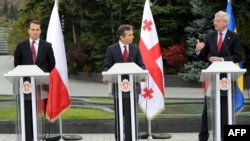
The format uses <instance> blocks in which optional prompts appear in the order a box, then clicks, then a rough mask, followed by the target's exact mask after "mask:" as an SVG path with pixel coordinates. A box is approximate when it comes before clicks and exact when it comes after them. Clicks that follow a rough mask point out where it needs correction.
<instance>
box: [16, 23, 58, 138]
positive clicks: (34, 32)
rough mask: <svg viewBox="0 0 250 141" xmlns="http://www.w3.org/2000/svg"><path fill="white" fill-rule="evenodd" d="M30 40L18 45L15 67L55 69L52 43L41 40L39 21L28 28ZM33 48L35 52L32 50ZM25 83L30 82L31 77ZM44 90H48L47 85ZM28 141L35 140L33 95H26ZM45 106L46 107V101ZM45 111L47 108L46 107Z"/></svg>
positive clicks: (46, 70) (45, 70) (48, 70)
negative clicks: (30, 66)
mask: <svg viewBox="0 0 250 141" xmlns="http://www.w3.org/2000/svg"><path fill="white" fill-rule="evenodd" d="M28 33H29V39H28V40H25V41H22V42H20V43H18V44H17V47H16V50H15V53H14V66H15V67H16V66H18V65H37V66H38V67H39V68H40V69H41V70H43V71H44V72H50V71H52V69H53V68H54V67H55V58H54V53H53V49H52V45H51V43H48V42H46V41H44V40H41V39H40V35H41V25H40V23H39V22H38V21H31V22H30V23H29V28H28ZM32 47H33V50H32ZM24 81H29V82H30V77H25V78H24ZM43 89H44V90H46V89H48V87H47V85H45V86H43ZM24 99H25V101H24V104H25V105H24V107H25V127H26V128H25V130H26V141H32V140H33V138H34V137H33V132H32V128H33V123H32V106H31V94H26V95H24ZM44 102H45V106H46V100H45V101H44ZM44 110H45V107H44Z"/></svg>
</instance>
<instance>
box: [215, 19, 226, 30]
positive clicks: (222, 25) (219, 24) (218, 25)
mask: <svg viewBox="0 0 250 141" xmlns="http://www.w3.org/2000/svg"><path fill="white" fill-rule="evenodd" d="M226 27H227V22H226V21H225V20H223V19H222V17H221V16H215V17H214V29H215V30H217V31H223V30H225V29H226Z"/></svg>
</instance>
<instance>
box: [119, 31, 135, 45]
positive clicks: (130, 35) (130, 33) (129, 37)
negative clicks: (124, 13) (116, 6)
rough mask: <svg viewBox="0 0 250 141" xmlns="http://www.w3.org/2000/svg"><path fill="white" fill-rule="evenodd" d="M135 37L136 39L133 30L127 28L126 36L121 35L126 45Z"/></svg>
mask: <svg viewBox="0 0 250 141" xmlns="http://www.w3.org/2000/svg"><path fill="white" fill-rule="evenodd" d="M133 39H134V34H133V30H125V36H120V40H121V42H122V43H123V44H125V45H127V44H130V43H132V42H133Z"/></svg>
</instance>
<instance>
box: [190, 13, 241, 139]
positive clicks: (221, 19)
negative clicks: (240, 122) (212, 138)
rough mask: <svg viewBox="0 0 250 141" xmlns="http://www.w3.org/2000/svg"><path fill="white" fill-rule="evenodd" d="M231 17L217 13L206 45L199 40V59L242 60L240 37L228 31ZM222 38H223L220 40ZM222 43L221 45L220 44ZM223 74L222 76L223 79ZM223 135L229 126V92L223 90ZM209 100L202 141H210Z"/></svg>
mask: <svg viewBox="0 0 250 141" xmlns="http://www.w3.org/2000/svg"><path fill="white" fill-rule="evenodd" d="M228 21H229V15H228V14H227V13H226V12H224V11H219V12H217V13H215V16H214V28H215V31H212V32H210V33H208V34H207V37H206V41H205V43H203V42H200V41H199V40H197V44H196V48H195V53H196V55H197V56H198V58H199V59H201V60H203V61H206V62H210V63H213V62H215V61H233V62H235V63H237V62H239V61H241V59H242V57H241V56H242V48H241V44H240V38H239V35H237V34H236V33H234V32H232V31H230V30H228V29H227V24H228ZM220 37H221V38H220ZM220 42H221V43H220ZM222 75H223V74H221V77H222ZM221 112H222V113H221V128H222V129H221V131H222V132H221V133H222V136H223V131H224V128H223V125H225V124H227V119H228V117H227V113H228V111H227V92H226V91H222V90H221ZM208 136H209V133H208V120H207V100H206V96H205V101H204V109H203V113H202V123H201V130H200V133H199V140H200V141H207V140H208Z"/></svg>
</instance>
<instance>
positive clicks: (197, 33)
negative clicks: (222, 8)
mask: <svg viewBox="0 0 250 141" xmlns="http://www.w3.org/2000/svg"><path fill="white" fill-rule="evenodd" d="M190 4H191V6H192V8H191V12H192V14H193V15H194V17H195V19H194V20H193V21H192V22H190V24H189V26H187V27H186V28H185V32H186V34H187V40H186V42H187V51H186V54H187V56H188V60H189V61H188V62H187V63H186V64H184V68H183V73H178V75H179V77H180V78H182V79H183V80H184V81H188V82H192V81H195V82H197V81H199V78H200V74H201V70H202V69H204V68H206V67H207V66H208V63H206V62H203V61H200V60H198V59H197V58H196V57H195V51H194V49H195V46H196V43H197V39H199V40H200V41H204V40H205V37H206V33H207V32H208V31H209V30H211V29H213V23H212V18H213V14H211V13H214V12H213V11H212V8H211V7H208V5H209V4H210V6H211V1H210V3H209V1H206V0H204V1H201V0H191V1H190Z"/></svg>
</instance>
